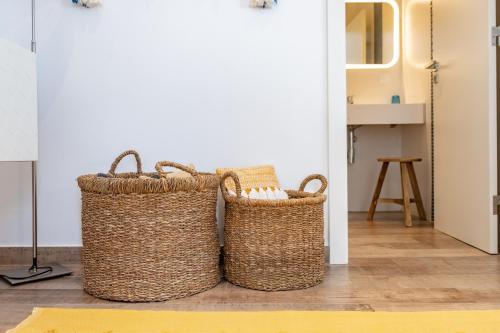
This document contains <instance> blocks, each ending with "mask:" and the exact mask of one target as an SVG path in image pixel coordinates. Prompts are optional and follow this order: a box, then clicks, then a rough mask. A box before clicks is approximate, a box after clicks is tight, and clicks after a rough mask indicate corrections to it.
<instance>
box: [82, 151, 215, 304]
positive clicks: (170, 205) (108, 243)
mask: <svg viewBox="0 0 500 333" xmlns="http://www.w3.org/2000/svg"><path fill="white" fill-rule="evenodd" d="M127 155H134V156H135V158H136V161H137V172H136V173H122V174H117V173H115V170H116V167H117V165H118V163H119V162H120V161H121V160H122V159H123V157H125V156H127ZM166 166H170V167H174V168H178V169H181V170H183V171H186V172H188V173H190V174H191V175H192V177H185V178H167V177H166V175H167V174H168V173H166V172H164V171H163V170H162V168H163V167H166ZM156 169H157V171H158V173H154V174H153V173H147V174H145V173H143V172H142V167H141V160H140V157H139V154H138V153H137V152H135V151H127V152H125V153H123V154H121V155H120V156H118V158H117V159H116V160H115V161H114V162H113V164H112V166H111V169H110V171H109V173H108V175H107V177H98V176H97V175H85V176H81V177H79V178H78V185H79V186H80V188H81V191H82V238H83V251H82V263H83V287H84V289H85V291H87V292H88V293H89V294H91V295H94V296H96V297H99V298H104V299H109V300H117V301H127V302H146V301H163V300H169V299H175V298H181V297H185V296H189V295H193V294H196V293H199V292H202V291H204V290H207V289H210V288H212V287H214V286H215V285H217V283H218V282H219V280H220V270H219V251H220V245H219V240H218V236H217V227H216V217H215V210H216V201H217V191H218V186H219V177H218V176H216V175H213V174H208V173H198V172H196V171H195V170H194V169H191V168H189V167H186V166H183V165H180V164H176V163H172V162H159V163H157V165H156ZM158 175H159V177H158ZM141 176H153V177H157V179H155V178H149V177H141Z"/></svg>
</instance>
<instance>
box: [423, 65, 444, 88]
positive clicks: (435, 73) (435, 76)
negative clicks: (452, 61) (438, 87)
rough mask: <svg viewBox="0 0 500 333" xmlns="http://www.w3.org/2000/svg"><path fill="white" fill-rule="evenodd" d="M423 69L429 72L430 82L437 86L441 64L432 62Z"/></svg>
mask: <svg viewBox="0 0 500 333" xmlns="http://www.w3.org/2000/svg"><path fill="white" fill-rule="evenodd" d="M425 69H429V70H431V73H432V81H433V82H434V83H435V84H437V83H439V70H440V69H441V63H440V62H439V61H436V60H433V61H432V62H431V63H430V64H429V65H428V66H427V67H425Z"/></svg>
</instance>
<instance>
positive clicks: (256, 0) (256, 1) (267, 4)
mask: <svg viewBox="0 0 500 333" xmlns="http://www.w3.org/2000/svg"><path fill="white" fill-rule="evenodd" d="M276 4H278V0H250V7H254V8H273V6H274V5H276Z"/></svg>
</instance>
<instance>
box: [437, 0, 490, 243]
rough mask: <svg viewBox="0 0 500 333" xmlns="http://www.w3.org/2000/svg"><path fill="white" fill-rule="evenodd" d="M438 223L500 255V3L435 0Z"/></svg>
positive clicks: (442, 229)
mask: <svg viewBox="0 0 500 333" xmlns="http://www.w3.org/2000/svg"><path fill="white" fill-rule="evenodd" d="M433 5H434V58H435V59H436V60H437V61H439V62H440V63H441V70H440V71H439V83H438V84H437V85H436V87H435V227H436V228H437V229H438V230H441V231H443V232H445V233H446V234H449V235H450V236H453V237H455V238H457V239H459V240H462V241H464V242H465V243H468V244H470V245H472V246H475V247H477V248H479V249H481V250H483V251H485V252H488V253H497V251H498V247H497V241H498V240H497V238H498V236H497V218H496V216H494V215H493V211H492V207H493V199H492V197H493V195H495V194H497V150H496V149H497V146H496V140H497V128H496V127H497V126H496V47H494V46H492V44H491V28H492V27H493V26H495V21H496V15H495V0H434V1H433Z"/></svg>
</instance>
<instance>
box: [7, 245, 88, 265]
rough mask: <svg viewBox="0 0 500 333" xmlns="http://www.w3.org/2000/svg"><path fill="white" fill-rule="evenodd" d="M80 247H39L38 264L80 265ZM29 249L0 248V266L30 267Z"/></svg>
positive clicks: (30, 253) (30, 256)
mask: <svg viewBox="0 0 500 333" xmlns="http://www.w3.org/2000/svg"><path fill="white" fill-rule="evenodd" d="M80 258H81V247H78V246H75V247H39V248H38V262H39V263H40V264H44V263H51V262H59V263H66V264H72V263H80ZM31 262H32V252H31V247H0V265H31Z"/></svg>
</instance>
